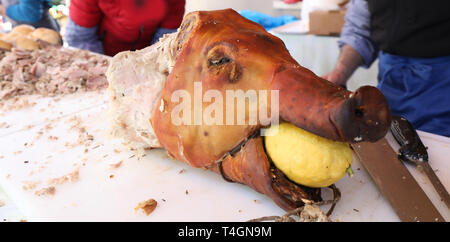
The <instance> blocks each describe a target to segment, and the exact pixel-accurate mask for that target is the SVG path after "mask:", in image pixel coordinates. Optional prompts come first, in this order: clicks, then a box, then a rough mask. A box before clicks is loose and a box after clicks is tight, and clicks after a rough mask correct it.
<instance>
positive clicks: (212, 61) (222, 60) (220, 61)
mask: <svg viewBox="0 0 450 242" xmlns="http://www.w3.org/2000/svg"><path fill="white" fill-rule="evenodd" d="M229 62H231V59H230V58H228V57H222V58H218V59H215V58H213V59H210V60H209V66H220V65H224V64H226V63H229Z"/></svg>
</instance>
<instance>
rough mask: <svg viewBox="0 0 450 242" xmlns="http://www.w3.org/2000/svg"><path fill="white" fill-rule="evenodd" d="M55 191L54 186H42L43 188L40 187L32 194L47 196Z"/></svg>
mask: <svg viewBox="0 0 450 242" xmlns="http://www.w3.org/2000/svg"><path fill="white" fill-rule="evenodd" d="M55 191H56V189H55V187H44V188H41V189H39V190H37V191H35V192H34V195H36V196H47V195H50V196H53V195H55Z"/></svg>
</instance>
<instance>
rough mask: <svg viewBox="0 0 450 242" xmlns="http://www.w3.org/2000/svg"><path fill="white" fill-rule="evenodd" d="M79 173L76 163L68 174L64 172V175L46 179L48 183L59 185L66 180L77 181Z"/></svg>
mask: <svg viewBox="0 0 450 242" xmlns="http://www.w3.org/2000/svg"><path fill="white" fill-rule="evenodd" d="M79 174H80V166H79V165H77V166H76V168H75V169H74V170H73V171H72V172H70V173H69V174H66V175H64V176H61V177H58V178H52V179H49V180H48V181H47V184H48V185H60V184H63V183H66V182H70V183H74V182H77V181H78V179H79Z"/></svg>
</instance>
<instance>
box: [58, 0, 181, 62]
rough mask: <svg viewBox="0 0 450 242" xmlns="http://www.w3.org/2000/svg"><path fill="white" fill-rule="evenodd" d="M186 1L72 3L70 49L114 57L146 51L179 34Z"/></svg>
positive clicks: (83, 0)
mask: <svg viewBox="0 0 450 242" xmlns="http://www.w3.org/2000/svg"><path fill="white" fill-rule="evenodd" d="M184 8H185V0H116V1H111V0H71V2H70V7H69V17H70V18H69V21H68V23H67V27H66V34H65V40H66V41H67V43H68V44H69V46H72V47H76V48H80V49H86V50H90V51H93V52H97V53H102V54H106V55H109V56H113V55H115V54H117V53H119V52H121V51H125V50H137V49H142V48H145V47H147V46H149V45H151V44H152V43H154V42H156V41H158V40H159V38H160V37H162V36H163V35H164V34H166V33H171V32H174V31H176V29H177V28H178V27H179V26H180V24H181V21H182V20H183V16H184Z"/></svg>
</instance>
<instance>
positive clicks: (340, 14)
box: [309, 10, 347, 36]
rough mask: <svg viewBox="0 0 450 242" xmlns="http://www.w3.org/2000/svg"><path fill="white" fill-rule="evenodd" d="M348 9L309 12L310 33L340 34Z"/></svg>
mask: <svg viewBox="0 0 450 242" xmlns="http://www.w3.org/2000/svg"><path fill="white" fill-rule="evenodd" d="M346 12H347V11H346V10H330V11H312V12H310V13H309V33H310V34H316V35H331V36H339V35H340V34H341V30H342V27H343V26H344V23H345V13H346Z"/></svg>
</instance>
